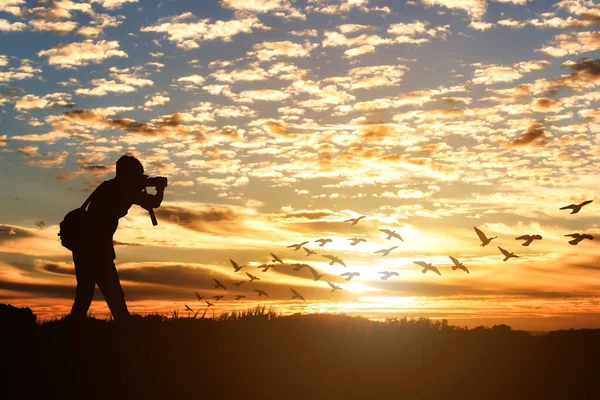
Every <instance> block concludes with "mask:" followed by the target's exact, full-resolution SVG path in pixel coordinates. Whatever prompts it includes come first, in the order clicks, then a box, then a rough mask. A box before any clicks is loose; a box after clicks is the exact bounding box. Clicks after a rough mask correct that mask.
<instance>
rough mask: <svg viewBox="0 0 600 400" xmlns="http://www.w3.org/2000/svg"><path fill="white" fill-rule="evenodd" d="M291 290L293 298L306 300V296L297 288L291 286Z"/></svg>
mask: <svg viewBox="0 0 600 400" xmlns="http://www.w3.org/2000/svg"><path fill="white" fill-rule="evenodd" d="M290 290H291V291H292V300H294V299H300V300H302V301H306V300H304V297H303V296H302V295H301V294H300V293H298V292H297V291H296V290H294V289H292V288H290Z"/></svg>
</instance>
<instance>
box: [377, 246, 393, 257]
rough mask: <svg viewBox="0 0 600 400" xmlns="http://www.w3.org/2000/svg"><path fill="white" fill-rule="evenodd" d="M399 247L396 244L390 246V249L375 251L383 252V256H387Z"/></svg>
mask: <svg viewBox="0 0 600 400" xmlns="http://www.w3.org/2000/svg"><path fill="white" fill-rule="evenodd" d="M397 248H398V246H394V247H390V248H389V249H381V250H377V251H374V252H373V253H382V257H385V256H387V255H388V254H390V251H392V250H394V249H397Z"/></svg>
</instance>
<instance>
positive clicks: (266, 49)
mask: <svg viewBox="0 0 600 400" xmlns="http://www.w3.org/2000/svg"><path fill="white" fill-rule="evenodd" d="M315 47H318V44H316V43H310V42H308V41H306V42H304V44H302V43H293V42H290V41H289V40H286V41H280V42H263V43H257V44H255V45H254V46H253V47H252V49H253V51H252V52H249V53H248V55H249V56H255V57H256V58H258V59H259V60H260V61H262V62H264V61H270V60H272V59H274V58H278V57H309V56H310V52H311V50H312V49H314V48H315Z"/></svg>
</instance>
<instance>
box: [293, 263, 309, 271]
mask: <svg viewBox="0 0 600 400" xmlns="http://www.w3.org/2000/svg"><path fill="white" fill-rule="evenodd" d="M292 266H293V267H294V271H300V270H301V269H302V268H306V267H308V265H306V264H292Z"/></svg>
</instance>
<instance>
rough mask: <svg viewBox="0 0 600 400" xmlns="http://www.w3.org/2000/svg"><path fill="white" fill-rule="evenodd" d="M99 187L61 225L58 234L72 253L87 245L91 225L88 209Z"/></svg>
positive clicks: (61, 241)
mask: <svg viewBox="0 0 600 400" xmlns="http://www.w3.org/2000/svg"><path fill="white" fill-rule="evenodd" d="M99 187H100V186H98V187H97V188H96V190H94V191H93V192H92V194H90V197H88V198H87V200H86V201H85V203H83V205H82V206H81V207H79V208H76V209H74V210H73V211H70V212H69V213H67V215H65V217H64V218H63V220H62V222H61V223H60V231H59V232H58V236H60V244H62V245H63V246H64V247H66V248H67V249H69V250H71V251H77V250H79V249H80V248H81V246H82V245H83V244H84V243H85V236H86V233H87V232H86V230H87V227H88V225H89V224H88V213H87V210H86V208H87V206H88V205H89V204H90V202H91V201H92V196H94V193H96V191H97V190H98V188H99Z"/></svg>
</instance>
